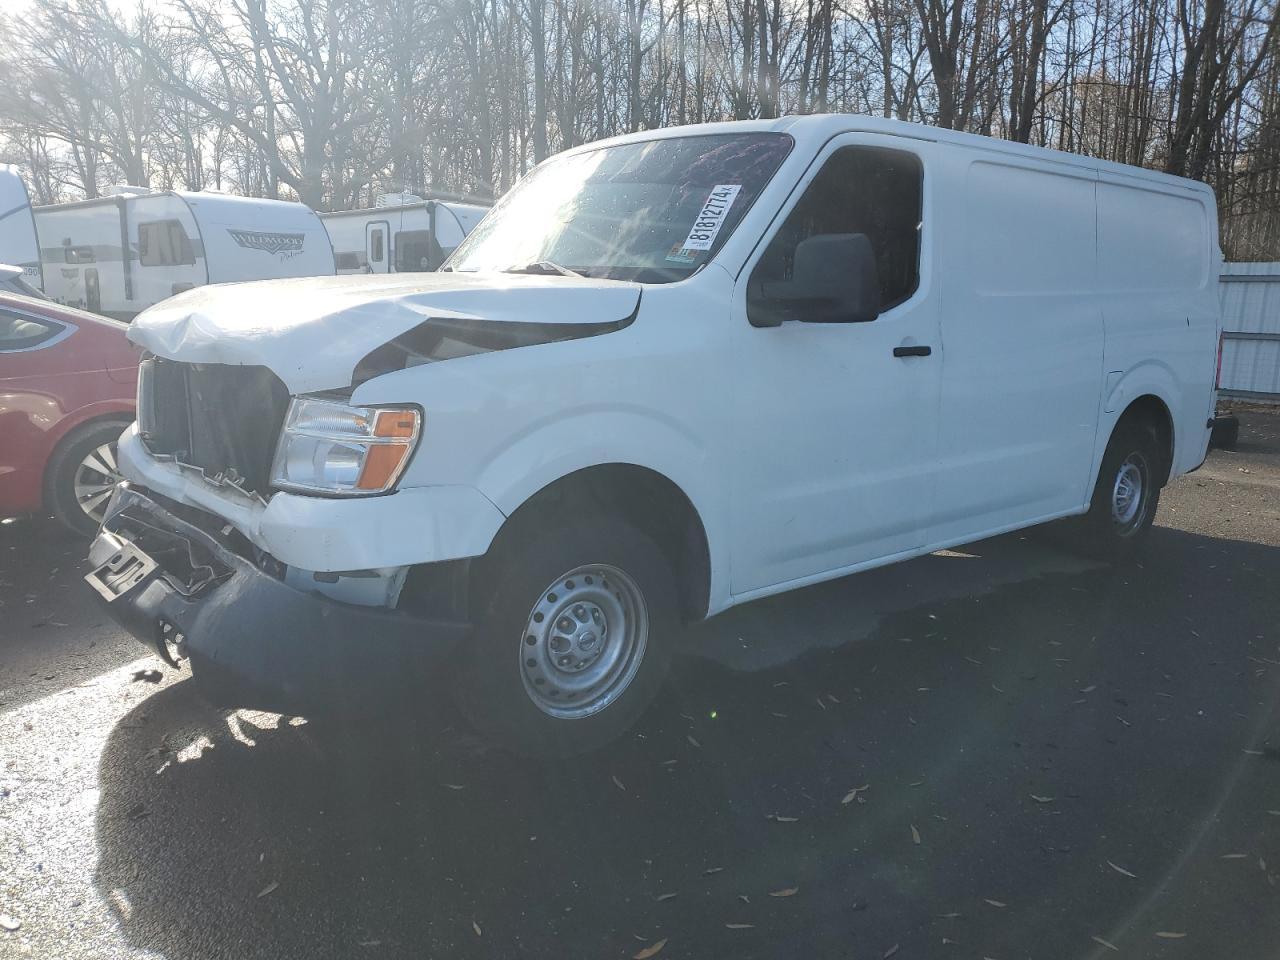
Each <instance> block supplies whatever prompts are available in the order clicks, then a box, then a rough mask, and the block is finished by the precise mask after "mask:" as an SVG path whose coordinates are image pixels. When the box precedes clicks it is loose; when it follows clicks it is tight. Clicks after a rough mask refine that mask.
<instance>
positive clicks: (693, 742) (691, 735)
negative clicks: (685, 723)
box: [684, 733, 702, 747]
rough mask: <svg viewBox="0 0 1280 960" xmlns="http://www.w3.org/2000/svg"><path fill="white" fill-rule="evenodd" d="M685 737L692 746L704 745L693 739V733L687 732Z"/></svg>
mask: <svg viewBox="0 0 1280 960" xmlns="http://www.w3.org/2000/svg"><path fill="white" fill-rule="evenodd" d="M684 738H685V739H686V740H688V741H689V745H690V746H693V747H701V746H702V744H700V743H699V742H698V741H697V740H695V739H693V734H691V733H686V734H685V735H684Z"/></svg>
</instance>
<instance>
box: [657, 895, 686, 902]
mask: <svg viewBox="0 0 1280 960" xmlns="http://www.w3.org/2000/svg"><path fill="white" fill-rule="evenodd" d="M678 896H680V894H678V893H660V894H658V896H657V897H655V898H654V899H655V900H657V902H658V903H662V901H663V900H674V899H675V898H676V897H678Z"/></svg>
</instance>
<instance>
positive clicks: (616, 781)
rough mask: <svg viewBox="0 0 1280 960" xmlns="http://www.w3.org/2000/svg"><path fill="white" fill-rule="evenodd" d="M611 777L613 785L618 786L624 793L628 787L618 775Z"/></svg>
mask: <svg viewBox="0 0 1280 960" xmlns="http://www.w3.org/2000/svg"><path fill="white" fill-rule="evenodd" d="M609 779H610V780H612V781H613V785H614V786H615V787H617V788H618V789H619V790H621V791H622V792H623V793H626V792H627V788H626V787H624V786H623V785H622V781H621V780H619V779H618V778H617V777H610V778H609Z"/></svg>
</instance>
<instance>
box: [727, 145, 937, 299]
mask: <svg viewBox="0 0 1280 960" xmlns="http://www.w3.org/2000/svg"><path fill="white" fill-rule="evenodd" d="M923 188H924V171H923V168H922V167H921V164H920V159H919V158H918V157H917V156H916V155H915V154H913V153H908V152H906V151H905V150H887V149H885V148H883V147H844V148H842V149H840V150H837V151H836V152H835V153H833V154H832V155H831V157H830V158H829V159H828V160H827V162H826V163H825V164H823V166H822V169H821V170H820V171H818V175H817V176H816V177H815V178H814V180H813V182H812V183H811V184H809V188H808V189H807V190H805V192H804V196H802V197H801V198H800V201H799V202H798V203H797V204H796V205H795V207H794V208H793V209H792V210H791V213H790V214H788V216H787V219H786V222H785V223H783V225H782V226H781V227H780V228H779V229H778V232H777V233H776V234H774V236H773V239H772V240H771V241H770V242H769V246H768V247H767V248H766V249H765V252H764V255H763V256H762V257H761V258H760V262H759V263H757V264H756V268H755V270H754V271H753V272H752V274H751V280H752V284H751V286H752V287H753V288H758V282H760V281H770V280H785V279H786V278H788V277H789V276H790V275H791V264H792V258H793V257H794V255H795V249H796V245H797V244H798V243H799V242H800V241H801V240H807V239H808V238H809V237H816V236H824V235H827V234H833V233H862V234H866V236H867V239H868V240H870V241H871V248H872V250H874V251H875V255H876V269H877V272H878V273H879V275H880V309H881V311H882V312H883V311H885V310H888V309H889V308H890V307H894V306H896V305H897V304H899V303H902V302H903V301H904V300H906V299H908V298H909V297H910V296H911V295H912V294H913V293H915V290H916V286H917V285H918V284H919V282H920V226H921V221H920V217H921V210H922V205H923ZM755 307H759V308H761V309H764V308H765V305H764V304H763V303H758V304H753V305H749V309H752V308H755Z"/></svg>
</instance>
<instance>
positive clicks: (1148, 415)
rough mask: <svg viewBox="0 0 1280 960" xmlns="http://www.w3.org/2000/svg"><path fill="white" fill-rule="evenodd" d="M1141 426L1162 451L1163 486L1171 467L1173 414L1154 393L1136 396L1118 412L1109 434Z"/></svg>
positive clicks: (1161, 474)
mask: <svg viewBox="0 0 1280 960" xmlns="http://www.w3.org/2000/svg"><path fill="white" fill-rule="evenodd" d="M1131 425H1133V426H1141V427H1143V428H1144V429H1147V430H1150V431H1151V432H1152V434H1153V436H1154V438H1155V442H1156V446H1157V449H1159V450H1161V451H1163V453H1164V459H1163V462H1162V463H1161V464H1160V475H1159V478H1158V479H1159V483H1160V486H1162V487H1163V486H1164V485H1165V484H1166V483H1167V482H1168V480H1169V472H1170V470H1171V469H1172V468H1173V460H1174V452H1175V446H1174V444H1175V441H1176V436H1175V434H1174V427H1173V416H1172V414H1170V412H1169V406H1168V404H1166V403H1165V402H1164V400H1163V399H1161V398H1160V397H1158V396H1156V395H1155V394H1154V393H1144V394H1142V395H1141V396H1139V397H1136V398H1135V399H1134V400H1133V401H1132V402H1131V403H1130V404H1129V405H1128V406H1127V407H1125V409H1124V412H1123V413H1121V414H1120V416H1119V418H1118V419H1117V420H1116V422H1115V425H1114V426H1113V427H1112V428H1111V435H1112V436H1114V435H1115V434H1116V432H1117V431H1119V430H1121V429H1123V428H1125V427H1128V426H1131Z"/></svg>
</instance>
